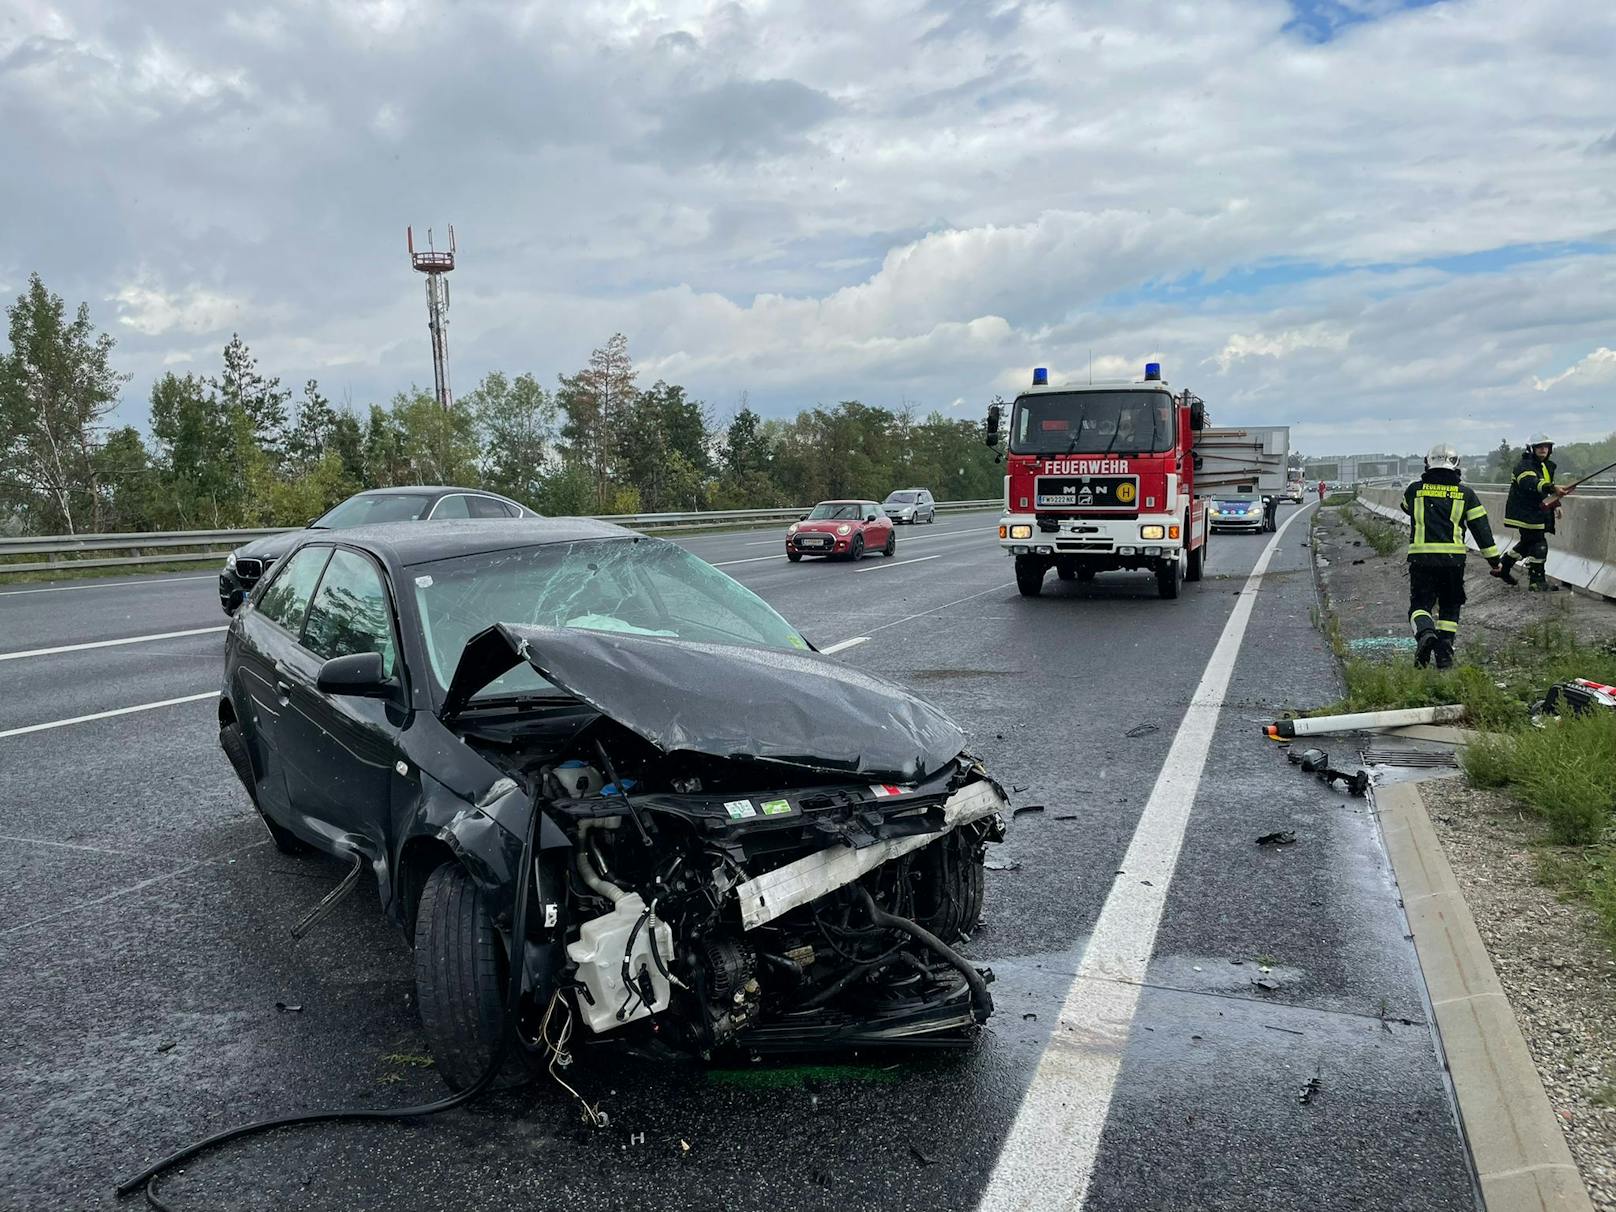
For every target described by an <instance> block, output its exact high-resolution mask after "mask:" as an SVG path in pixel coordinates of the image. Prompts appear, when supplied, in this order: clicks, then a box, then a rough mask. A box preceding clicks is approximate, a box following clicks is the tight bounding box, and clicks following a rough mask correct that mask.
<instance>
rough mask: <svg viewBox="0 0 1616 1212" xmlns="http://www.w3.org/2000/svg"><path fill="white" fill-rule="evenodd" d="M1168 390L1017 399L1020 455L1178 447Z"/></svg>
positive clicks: (1014, 432) (1015, 432)
mask: <svg viewBox="0 0 1616 1212" xmlns="http://www.w3.org/2000/svg"><path fill="white" fill-rule="evenodd" d="M1173 441H1174V433H1173V401H1172V397H1171V396H1169V395H1168V394H1167V393H1166V392H1165V391H1073V392H1046V393H1040V394H1038V395H1030V396H1022V397H1020V398H1019V399H1017V400H1016V414H1015V418H1014V420H1013V421H1012V422H1011V426H1010V450H1011V452H1012V453H1014V454H1102V453H1111V454H1123V453H1131V454H1141V453H1147V452H1160V451H1165V450H1171V449H1173Z"/></svg>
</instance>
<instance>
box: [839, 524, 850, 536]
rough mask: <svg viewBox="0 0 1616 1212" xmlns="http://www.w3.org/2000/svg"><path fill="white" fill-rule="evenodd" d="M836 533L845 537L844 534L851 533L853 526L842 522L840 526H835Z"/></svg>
mask: <svg viewBox="0 0 1616 1212" xmlns="http://www.w3.org/2000/svg"><path fill="white" fill-rule="evenodd" d="M836 533H837V534H839V535H842V536H844V537H845V536H847V535H850V534H852V533H853V528H852V527H851V526H849V525H848V524H847V523H845V522H843V523H842V524H841V525H840V526H838V527H837V528H836Z"/></svg>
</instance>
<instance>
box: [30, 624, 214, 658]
mask: <svg viewBox="0 0 1616 1212" xmlns="http://www.w3.org/2000/svg"><path fill="white" fill-rule="evenodd" d="M229 630H230V624H229V623H225V624H223V625H221V626H219V627H193V628H191V630H189V631H164V632H160V633H159V634H157V635H132V636H130V637H129V638H127V639H123V640H95V641H94V642H92V643H89V644H62V645H59V646H58V647H55V648H30V649H28V650H27V651H25V652H0V661H20V660H21V659H22V658H23V657H37V656H55V655H56V654H57V653H61V652H87V651H88V650H90V649H91V648H117V647H118V646H119V645H121V644H145V643H147V642H149V641H151V640H177V639H179V638H180V637H182V636H188V635H210V634H212V633H213V632H216V631H229Z"/></svg>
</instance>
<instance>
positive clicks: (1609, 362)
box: [1532, 345, 1616, 391]
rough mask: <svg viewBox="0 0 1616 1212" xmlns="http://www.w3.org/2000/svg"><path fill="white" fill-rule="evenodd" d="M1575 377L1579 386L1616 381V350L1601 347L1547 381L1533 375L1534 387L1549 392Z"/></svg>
mask: <svg viewBox="0 0 1616 1212" xmlns="http://www.w3.org/2000/svg"><path fill="white" fill-rule="evenodd" d="M1573 377H1574V378H1575V379H1576V380H1577V382H1578V383H1579V384H1582V383H1608V382H1609V381H1610V380H1612V379H1616V349H1610V348H1608V347H1607V346H1604V345H1601V346H1600V347H1599V348H1598V349H1596V350H1594V351H1593V353H1591V354H1589V355H1588V356H1587V357H1585V358H1583V359H1581V360H1580V361H1578V362H1575V363H1573V364H1572V365H1570V366H1568V367H1566V368H1565V369H1564V370H1562V371H1561V372H1560V373H1559V374H1557V375H1551V376H1550V377H1549V378H1547V379H1540V378H1538V377H1537V376H1536V375H1533V376H1532V386H1533V387H1535V388H1537V389H1538V390H1539V391H1548V390H1549V389H1550V388H1551V387H1554V386H1557V385H1558V384H1560V383H1564V382H1565V381H1566V380H1567V379H1571V378H1573Z"/></svg>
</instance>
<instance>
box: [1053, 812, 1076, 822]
mask: <svg viewBox="0 0 1616 1212" xmlns="http://www.w3.org/2000/svg"><path fill="white" fill-rule="evenodd" d="M1049 819H1050V820H1052V821H1075V820H1076V819H1077V813H1075V812H1060V813H1056V814H1055V815H1054V816H1052V817H1050V818H1049Z"/></svg>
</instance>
